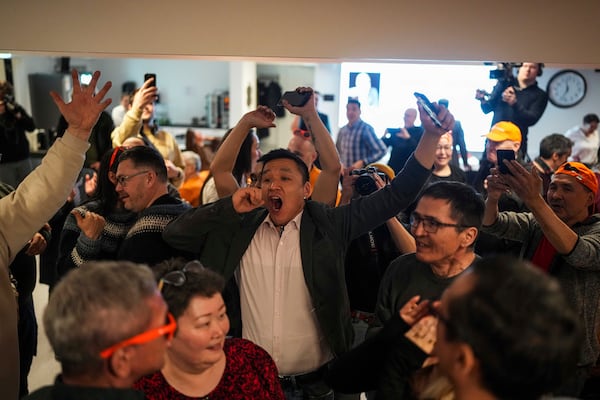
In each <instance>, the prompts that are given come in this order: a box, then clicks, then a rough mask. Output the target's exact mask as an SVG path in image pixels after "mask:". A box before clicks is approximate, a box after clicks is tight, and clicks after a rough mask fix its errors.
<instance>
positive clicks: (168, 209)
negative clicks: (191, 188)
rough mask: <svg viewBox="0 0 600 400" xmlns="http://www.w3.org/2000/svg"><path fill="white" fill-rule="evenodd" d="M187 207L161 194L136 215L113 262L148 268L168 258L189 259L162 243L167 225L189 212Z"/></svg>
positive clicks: (184, 254)
mask: <svg viewBox="0 0 600 400" xmlns="http://www.w3.org/2000/svg"><path fill="white" fill-rule="evenodd" d="M190 208H191V207H190V205H189V204H187V203H184V202H182V201H181V200H180V199H176V198H174V197H172V196H170V195H168V194H165V195H163V196H161V197H159V198H158V199H156V200H155V201H154V203H152V205H150V206H149V207H148V208H146V209H145V210H143V211H142V212H140V213H139V214H138V218H137V220H136V221H135V223H134V224H133V226H132V227H131V228H130V229H129V231H128V232H127V235H126V236H125V239H124V240H123V243H122V244H121V247H120V248H119V251H118V254H117V259H119V260H128V261H133V262H136V263H145V264H148V265H150V266H152V265H154V264H157V263H159V262H161V261H164V260H167V259H169V258H171V257H177V256H182V257H186V258H189V254H188V253H187V252H185V251H179V250H175V249H174V248H172V247H171V246H169V245H168V244H167V243H166V242H165V241H164V240H163V239H162V231H163V230H164V229H165V227H166V226H167V224H168V223H169V222H171V221H172V220H174V219H175V218H176V217H178V216H179V215H180V214H182V213H183V212H184V211H187V210H188V209H190Z"/></svg>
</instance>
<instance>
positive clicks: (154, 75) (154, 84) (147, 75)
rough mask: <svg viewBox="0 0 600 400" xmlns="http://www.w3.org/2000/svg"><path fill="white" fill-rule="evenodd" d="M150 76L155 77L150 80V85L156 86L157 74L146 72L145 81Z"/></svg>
mask: <svg viewBox="0 0 600 400" xmlns="http://www.w3.org/2000/svg"><path fill="white" fill-rule="evenodd" d="M150 78H154V80H153V81H152V82H150V86H156V74H144V82H146V81H147V80H148V79H150Z"/></svg>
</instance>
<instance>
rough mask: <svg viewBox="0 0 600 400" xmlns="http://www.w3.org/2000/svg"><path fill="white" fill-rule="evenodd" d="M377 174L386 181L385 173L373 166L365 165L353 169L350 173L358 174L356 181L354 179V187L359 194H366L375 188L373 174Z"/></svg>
mask: <svg viewBox="0 0 600 400" xmlns="http://www.w3.org/2000/svg"><path fill="white" fill-rule="evenodd" d="M375 174H377V175H379V177H380V178H381V179H383V181H384V182H387V180H388V179H387V175H386V174H384V173H383V172H380V171H379V170H378V169H377V168H375V167H367V168H361V169H353V170H352V171H351V172H350V175H358V178H356V181H354V187H355V188H356V191H357V192H358V194H360V195H361V196H367V195H369V194H371V193H373V192H375V191H376V190H377V183H376V182H375V178H374V177H373V175H375Z"/></svg>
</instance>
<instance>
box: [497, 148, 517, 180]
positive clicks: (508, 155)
mask: <svg viewBox="0 0 600 400" xmlns="http://www.w3.org/2000/svg"><path fill="white" fill-rule="evenodd" d="M496 158H497V159H498V171H500V173H501V174H511V175H512V173H511V172H510V170H509V169H508V167H507V166H506V165H504V163H503V161H504V160H514V159H515V152H514V151H513V150H501V149H498V150H496Z"/></svg>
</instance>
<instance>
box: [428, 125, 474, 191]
mask: <svg viewBox="0 0 600 400" xmlns="http://www.w3.org/2000/svg"><path fill="white" fill-rule="evenodd" d="M453 137H454V135H451V134H450V133H445V134H443V135H442V136H440V141H439V143H438V145H437V147H436V150H435V161H434V162H433V172H432V174H431V177H430V178H429V183H433V182H437V181H457V182H462V183H466V182H467V175H466V174H465V172H464V171H463V170H462V169H460V167H459V166H458V165H456V164H453V163H452V153H453V151H454V146H453V143H454V142H453Z"/></svg>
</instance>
